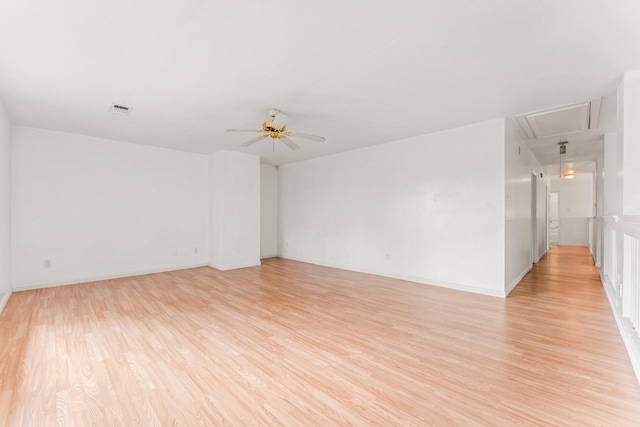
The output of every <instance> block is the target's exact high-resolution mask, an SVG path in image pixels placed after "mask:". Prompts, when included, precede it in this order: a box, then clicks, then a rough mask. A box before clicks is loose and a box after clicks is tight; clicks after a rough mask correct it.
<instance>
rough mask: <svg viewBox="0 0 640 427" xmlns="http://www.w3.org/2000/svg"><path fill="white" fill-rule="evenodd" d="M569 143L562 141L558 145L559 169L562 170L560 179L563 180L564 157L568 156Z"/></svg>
mask: <svg viewBox="0 0 640 427" xmlns="http://www.w3.org/2000/svg"><path fill="white" fill-rule="evenodd" d="M568 143H569V141H560V142H558V145H559V146H560V162H559V166H558V169H559V170H560V178H562V155H563V154H567V144H568Z"/></svg>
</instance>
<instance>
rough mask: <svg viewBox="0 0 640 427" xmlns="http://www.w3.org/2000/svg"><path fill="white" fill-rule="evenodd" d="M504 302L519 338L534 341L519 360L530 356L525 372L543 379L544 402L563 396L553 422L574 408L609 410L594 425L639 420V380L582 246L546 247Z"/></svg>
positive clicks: (585, 249)
mask: <svg viewBox="0 0 640 427" xmlns="http://www.w3.org/2000/svg"><path fill="white" fill-rule="evenodd" d="M506 309H507V313H508V315H507V317H508V318H509V319H511V321H515V320H514V319H518V320H517V322H518V323H519V324H518V325H513V324H512V323H511V321H510V326H515V327H516V329H517V331H518V334H519V335H520V338H519V340H518V341H520V342H521V343H524V342H530V343H531V344H532V345H533V347H532V349H531V350H532V352H531V353H530V354H529V355H527V354H525V357H524V361H523V362H524V363H527V362H531V366H530V367H529V368H527V371H529V374H532V375H533V376H535V377H536V378H539V379H541V380H542V381H541V382H542V383H543V384H544V388H545V389H546V391H545V393H550V394H548V395H547V399H548V400H549V403H550V404H551V402H554V403H553V406H556V407H558V405H559V402H562V404H560V407H562V408H563V411H566V414H565V415H562V416H559V417H558V418H557V422H558V424H565V423H566V419H567V418H565V417H566V416H568V415H569V414H570V413H572V412H576V413H577V412H584V414H589V413H592V414H593V415H595V414H596V413H597V412H600V413H601V414H607V412H609V413H610V414H611V415H612V418H610V419H608V420H607V418H606V416H604V417H602V418H597V421H596V418H593V419H592V421H591V422H593V424H594V425H616V426H620V425H625V426H626V425H629V426H631V425H638V423H640V385H638V381H637V379H636V377H635V375H634V372H633V369H632V367H631V363H630V361H629V356H628V354H627V351H626V349H625V347H624V343H623V341H622V338H621V337H620V334H619V331H618V328H617V326H616V321H615V318H614V316H613V313H612V310H611V307H610V305H609V302H608V301H607V296H606V294H605V291H604V288H603V286H602V283H601V282H600V277H599V269H598V268H596V267H595V266H594V263H593V258H592V257H591V254H590V253H589V249H588V248H584V247H568V246H566V247H561V246H552V247H551V249H550V250H549V251H548V253H547V254H546V256H545V257H544V258H542V259H541V260H540V262H539V263H537V264H534V266H533V269H532V270H531V271H530V272H529V274H527V276H525V278H524V279H523V280H522V282H521V283H520V284H519V285H518V286H517V287H516V288H515V289H514V291H513V292H512V293H511V294H510V295H509V297H508V298H507V307H506ZM589 408H590V409H589ZM624 408H627V409H626V411H629V412H628V416H629V418H627V421H626V422H622V421H620V420H617V421H616V419H617V418H616V417H613V414H614V413H615V412H616V411H618V410H622V412H623V413H624V412H625V409H624ZM551 413H553V411H552V412H551ZM562 419H564V420H565V423H561V422H560V421H561V420H562ZM632 420H633V421H632Z"/></svg>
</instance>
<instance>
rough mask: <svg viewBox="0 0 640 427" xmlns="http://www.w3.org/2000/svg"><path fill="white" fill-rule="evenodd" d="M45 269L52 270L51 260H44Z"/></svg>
mask: <svg viewBox="0 0 640 427" xmlns="http://www.w3.org/2000/svg"><path fill="white" fill-rule="evenodd" d="M44 268H51V260H50V259H45V260H44Z"/></svg>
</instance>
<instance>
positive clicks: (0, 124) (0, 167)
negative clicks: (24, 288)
mask: <svg viewBox="0 0 640 427" xmlns="http://www.w3.org/2000/svg"><path fill="white" fill-rule="evenodd" d="M10 293H11V126H10V124H9V119H8V118H7V114H6V112H5V110H4V106H3V105H2V103H1V102H0V311H1V310H2V308H3V307H4V304H5V303H6V302H7V299H8V296H9V294H10Z"/></svg>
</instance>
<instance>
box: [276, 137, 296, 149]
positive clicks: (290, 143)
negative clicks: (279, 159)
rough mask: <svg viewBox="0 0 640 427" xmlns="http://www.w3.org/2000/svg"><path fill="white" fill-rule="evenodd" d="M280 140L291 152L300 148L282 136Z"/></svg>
mask: <svg viewBox="0 0 640 427" xmlns="http://www.w3.org/2000/svg"><path fill="white" fill-rule="evenodd" d="M280 139H281V140H282V142H284V143H285V145H286V146H287V147H289V148H291V149H292V150H293V151H296V150H299V149H300V146H299V145H298V144H296V143H295V142H293V141H292V140H290V139H289V138H287V137H286V136H283V137H282V138H280Z"/></svg>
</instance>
